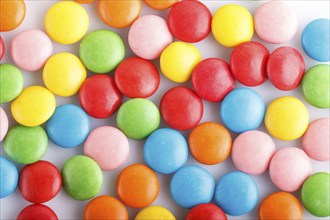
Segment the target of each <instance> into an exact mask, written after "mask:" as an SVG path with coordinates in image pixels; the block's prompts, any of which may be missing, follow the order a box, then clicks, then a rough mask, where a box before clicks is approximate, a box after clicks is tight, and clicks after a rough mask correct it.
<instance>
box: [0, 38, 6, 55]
mask: <svg viewBox="0 0 330 220" xmlns="http://www.w3.org/2000/svg"><path fill="white" fill-rule="evenodd" d="M4 53H5V44H4V43H3V40H2V37H1V36H0V60H1V59H2V57H3V55H4Z"/></svg>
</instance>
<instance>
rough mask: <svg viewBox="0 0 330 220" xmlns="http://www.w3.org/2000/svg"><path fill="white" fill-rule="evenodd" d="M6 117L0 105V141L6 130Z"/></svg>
mask: <svg viewBox="0 0 330 220" xmlns="http://www.w3.org/2000/svg"><path fill="white" fill-rule="evenodd" d="M8 124H9V122H8V117H7V114H6V112H5V111H4V110H3V109H2V108H1V107H0V142H1V141H2V140H3V139H4V138H5V136H6V134H7V131H8Z"/></svg>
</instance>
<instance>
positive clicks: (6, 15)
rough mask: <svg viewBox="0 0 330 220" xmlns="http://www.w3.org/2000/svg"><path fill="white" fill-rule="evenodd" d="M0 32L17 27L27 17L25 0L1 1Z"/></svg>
mask: <svg viewBox="0 0 330 220" xmlns="http://www.w3.org/2000/svg"><path fill="white" fill-rule="evenodd" d="M0 11H1V13H0V32H4V31H11V30H14V29H16V28H17V27H18V26H20V24H21V23H22V22H23V20H24V18H25V11H26V8H25V3H24V0H15V1H0Z"/></svg>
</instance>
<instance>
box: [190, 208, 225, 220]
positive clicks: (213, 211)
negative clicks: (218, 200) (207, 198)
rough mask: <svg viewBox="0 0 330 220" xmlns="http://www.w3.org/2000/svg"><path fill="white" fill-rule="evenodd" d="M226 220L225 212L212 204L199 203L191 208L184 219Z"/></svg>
mask: <svg viewBox="0 0 330 220" xmlns="http://www.w3.org/2000/svg"><path fill="white" fill-rule="evenodd" d="M198 219H200V220H202V219H203V220H214V219H217V220H227V216H226V214H225V213H224V212H223V211H222V210H221V209H220V208H219V207H218V206H216V205H214V204H201V205H198V206H196V207H194V208H192V209H191V210H190V211H189V212H188V214H187V216H186V220H198Z"/></svg>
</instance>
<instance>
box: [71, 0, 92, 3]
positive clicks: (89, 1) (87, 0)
mask: <svg viewBox="0 0 330 220" xmlns="http://www.w3.org/2000/svg"><path fill="white" fill-rule="evenodd" d="M74 1H75V2H78V3H80V4H88V3H92V2H94V1H95V0H74Z"/></svg>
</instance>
